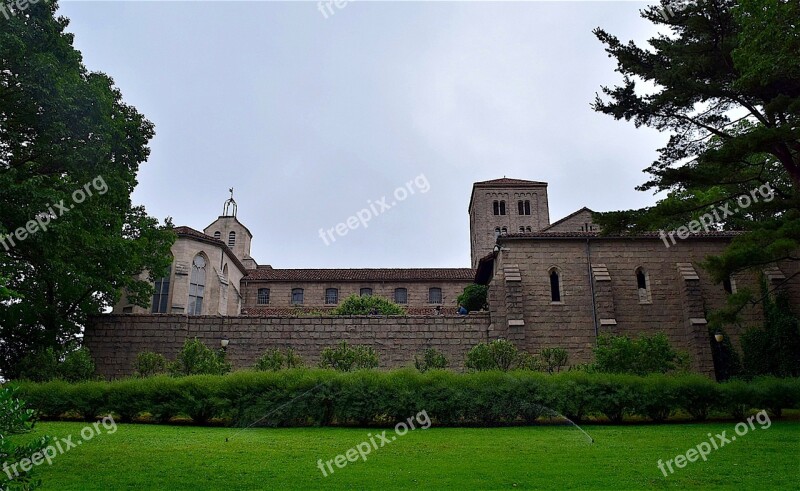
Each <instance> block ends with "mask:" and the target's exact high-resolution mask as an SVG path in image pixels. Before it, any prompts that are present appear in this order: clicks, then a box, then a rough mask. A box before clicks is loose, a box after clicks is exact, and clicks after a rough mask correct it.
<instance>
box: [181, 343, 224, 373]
mask: <svg viewBox="0 0 800 491" xmlns="http://www.w3.org/2000/svg"><path fill="white" fill-rule="evenodd" d="M169 371H170V373H171V374H172V375H174V376H186V375H224V374H226V373H228V372H230V371H231V365H230V363H228V362H227V361H225V351H224V350H219V351H213V350H212V349H211V348H209V347H208V346H206V345H205V344H203V343H202V342H201V341H200V340H199V339H197V338H194V339H187V340H186V341H185V342H184V343H183V348H182V349H181V351H180V353H178V358H177V359H176V360H175V362H174V363H172V364H171V365H170V369H169Z"/></svg>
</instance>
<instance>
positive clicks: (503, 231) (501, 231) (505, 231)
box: [500, 227, 508, 235]
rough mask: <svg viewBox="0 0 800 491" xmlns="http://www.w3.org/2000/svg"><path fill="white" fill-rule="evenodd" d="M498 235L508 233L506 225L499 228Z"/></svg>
mask: <svg viewBox="0 0 800 491" xmlns="http://www.w3.org/2000/svg"><path fill="white" fill-rule="evenodd" d="M500 235H508V229H507V228H506V227H503V228H501V229H500Z"/></svg>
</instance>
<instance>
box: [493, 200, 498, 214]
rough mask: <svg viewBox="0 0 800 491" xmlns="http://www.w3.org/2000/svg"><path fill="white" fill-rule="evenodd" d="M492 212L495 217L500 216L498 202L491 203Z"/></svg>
mask: <svg viewBox="0 0 800 491" xmlns="http://www.w3.org/2000/svg"><path fill="white" fill-rule="evenodd" d="M492 211H494V214H495V215H499V214H500V202H499V201H494V202H493V203H492Z"/></svg>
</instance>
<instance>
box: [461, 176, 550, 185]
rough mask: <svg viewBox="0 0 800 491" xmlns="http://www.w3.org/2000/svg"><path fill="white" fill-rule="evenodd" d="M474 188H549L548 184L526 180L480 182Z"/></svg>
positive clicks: (506, 178) (505, 179)
mask: <svg viewBox="0 0 800 491" xmlns="http://www.w3.org/2000/svg"><path fill="white" fill-rule="evenodd" d="M472 186H473V187H495V186H547V183H546V182H540V181H527V180H525V179H510V178H508V177H504V178H502V179H492V180H491V181H480V182H476V183H475V184H473V185H472Z"/></svg>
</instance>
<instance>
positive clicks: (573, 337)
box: [85, 178, 800, 376]
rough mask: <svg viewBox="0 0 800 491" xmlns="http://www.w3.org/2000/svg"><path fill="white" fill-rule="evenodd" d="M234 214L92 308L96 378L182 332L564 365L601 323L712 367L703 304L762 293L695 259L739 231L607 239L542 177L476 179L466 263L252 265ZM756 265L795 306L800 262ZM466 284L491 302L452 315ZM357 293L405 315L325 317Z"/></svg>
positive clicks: (244, 347)
mask: <svg viewBox="0 0 800 491" xmlns="http://www.w3.org/2000/svg"><path fill="white" fill-rule="evenodd" d="M236 211H237V210H236V203H235V201H233V196H231V199H230V200H228V201H227V202H226V203H225V207H224V211H223V214H222V216H220V217H219V218H217V220H215V221H214V222H213V223H211V224H210V225H209V226H208V227H206V228H205V229H203V232H200V231H197V230H194V229H192V228H189V227H178V228H176V229H175V231H176V233H177V235H178V240H177V241H176V242H175V244H174V245H173V247H172V254H173V257H174V261H173V265H172V268H171V270H170V274H169V276H168V277H166V278H163V279H161V280H158V281H156V283H155V287H156V294H155V295H154V296H153V302H152V305H151V306H150V307H149V308H147V309H142V308H140V307H136V306H133V305H130V304H129V303H128V302H127V299H125V297H124V296H123V298H122V300H121V301H120V302H119V304H118V305H117V306H116V307H115V308H114V312H113V314H116V315H112V316H105V317H102V316H101V318H98V319H95V320H94V322H93V324H92V325H90V326H89V327H88V328H87V331H86V335H85V339H86V342H87V345H88V346H89V347H90V349H91V350H93V352H96V353H97V355H96V357H97V358H98V366H99V367H101V371H102V373H103V374H105V375H107V376H118V375H124V374H126V373H129V372H130V367H129V366H128V364H130V362H129V360H131V359H132V356H135V354H134V353H131V352H130V351H131V350H133V349H145V348H147V349H153V350H155V351H161V352H163V354H165V355H166V356H168V357H172V356H174V355H175V353H177V350H178V349H179V348H180V345H181V344H182V342H183V339H185V338H186V337H189V336H197V337H199V338H201V339H204V340H210V341H211V342H213V341H214V340H215V339H219V338H223V337H224V338H230V339H229V341H230V343H231V347H230V348H229V349H230V350H231V353H233V357H232V359H234V360H239V361H240V362H241V363H250V362H251V361H252V360H254V359H256V358H257V356H258V353H259V352H261V351H263V349H265V348H269V347H285V346H292V347H294V348H296V349H298V350H299V351H300V352H301V353H303V354H304V356H307V357H310V358H311V359H312V360H313V359H314V356H317V355H318V353H319V348H320V345H321V344H322V343H331V342H335V341H337V340H345V339H350V340H353V341H358V342H362V343H371V344H373V345H374V346H375V347H376V349H377V350H378V351H379V352H381V353H382V354H383V355H385V357H382V360H384V364H385V366H399V365H402V364H403V363H402V360H411V359H413V356H414V354H415V350H418V349H421V348H423V347H425V346H429V347H430V346H435V347H437V349H441V350H443V351H444V352H445V353H448V354H449V355H451V356H452V357H453V359H454V360H461V359H463V355H464V353H465V352H466V351H467V350H468V349H469V348H470V347H471V346H473V345H474V344H475V342H477V341H480V340H484V341H489V340H491V339H497V338H506V339H510V340H512V341H514V342H515V343H516V344H517V345H518V346H519V347H520V348H522V349H524V350H526V351H529V352H531V353H538V352H540V351H541V350H542V349H544V348H548V347H559V348H565V349H566V350H567V351H568V353H569V357H570V363H571V364H576V363H586V362H590V361H592V348H593V347H594V346H595V344H596V340H597V337H598V336H599V335H600V334H603V333H613V334H628V335H638V334H653V333H656V332H662V333H664V334H666V335H667V336H668V338H669V339H670V341H671V343H672V345H673V346H674V347H676V348H678V349H681V350H684V351H687V352H688V353H689V354H690V355H691V358H692V363H693V366H694V368H695V370H697V371H698V372H701V373H708V374H711V373H713V352H714V350H715V349H717V348H716V346H715V344H714V341H713V340H714V336H711V335H710V333H709V330H708V317H709V313H710V312H711V311H713V310H715V309H719V308H721V307H723V306H724V305H725V302H726V297H727V296H728V295H731V294H732V293H734V292H736V291H737V289H740V288H749V289H751V290H755V291H757V289H758V288H759V281H760V276H761V275H760V274H757V273H751V274H743V275H740V276H736V277H734V278H728V279H726V280H725V281H723V282H722V283H716V282H714V281H713V280H712V278H711V277H710V276H709V275H708V273H706V272H705V270H703V269H702V268H701V267H700V263H701V262H702V261H704V260H705V258H706V257H707V256H709V255H713V254H718V253H720V252H721V251H722V250H723V249H724V248H725V247H726V246H727V245H728V244H729V242H730V241H731V239H732V238H733V237H735V235H736V234H735V233H728V232H710V233H697V234H691V235H690V236H689V237H688V238H686V239H684V240H681V241H679V242H677V243H674V244H670V243H667V242H666V239H664V238H663V237H662V236H660V235H659V234H644V235H637V236H630V235H628V236H602V235H600V233H599V228H598V226H597V225H596V224H594V223H592V211H591V210H590V209H588V208H581V209H579V210H577V211H576V212H574V213H572V214H570V215H567V216H566V217H564V218H562V219H560V220H558V221H556V222H552V223H551V222H550V217H549V207H548V198H547V183H543V182H536V181H524V180H519V179H508V178H502V179H496V180H492V181H484V182H477V183H475V184H474V185H473V188H472V194H471V197H470V201H469V206H468V213H469V226H470V242H471V243H470V248H471V256H472V257H471V262H472V268H427V269H422V268H405V269H278V268H273V267H272V266H267V265H259V264H258V263H257V262H256V260H255V259H254V258H252V257H251V256H250V246H251V241H252V239H253V235H252V234H251V233H250V231H249V230H248V229H247V227H245V226H244V225H243V224H242V223H240V222H239V221H238V219H237V218H236ZM763 273H764V275H765V277H766V279H767V281H768V283H769V287H770V289H771V290H773V291H774V290H779V289H783V290H786V291H787V292H788V293H789V295H790V296H791V298H792V300H793V305H800V265H798V264H792V263H787V264H778V265H773V266H770V267H769V268H767V269H766V270H764V271H763ZM472 283H480V284H485V285H488V286H489V305H490V310H489V312H488V313H480V314H474V313H473V314H470V315H469V316H467V317H468V318H467V317H465V318H463V319H459V318H458V316H456V315H455V309H456V297H457V296H458V294H459V293H460V292H461V291H463V289H464V287H466V286H467V285H469V284H472ZM350 295H380V296H382V297H385V298H388V299H391V300H394V301H395V302H396V303H399V304H402V305H404V306H406V307H407V309H408V314H409V317H406V318H392V317H390V318H364V319H359V318H354V319H349V320H348V319H341V318H335V317H331V316H329V315H326V311H327V310H329V309H332V308H334V307H335V306H336V305H338V304H339V303H340V302H341V301H342V300H343V299H344V298H346V297H348V296H350ZM129 314H138V316H130V315H129ZM165 314H172V315H165ZM762 323H763V316H762V313H761V311H760V309H759V308H758V307H753V308H750V309H749V310H747V311H745V312H744V315H743V321H742V322H741V323H740V324H738V325H735V326H729V327H728V328H727V335H729V336H730V338H731V340H732V341H733V343H734V345H735V346H738V345H739V339H740V336H741V335H742V333H743V332H744V330H745V329H746V328H747V327H750V326H756V325H760V324H762ZM115 326H125V327H126V329H115ZM127 327H130V329H127ZM460 333H461V334H460ZM334 338H335V339H334ZM134 347H135V348H134ZM122 365H125V366H122Z"/></svg>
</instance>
